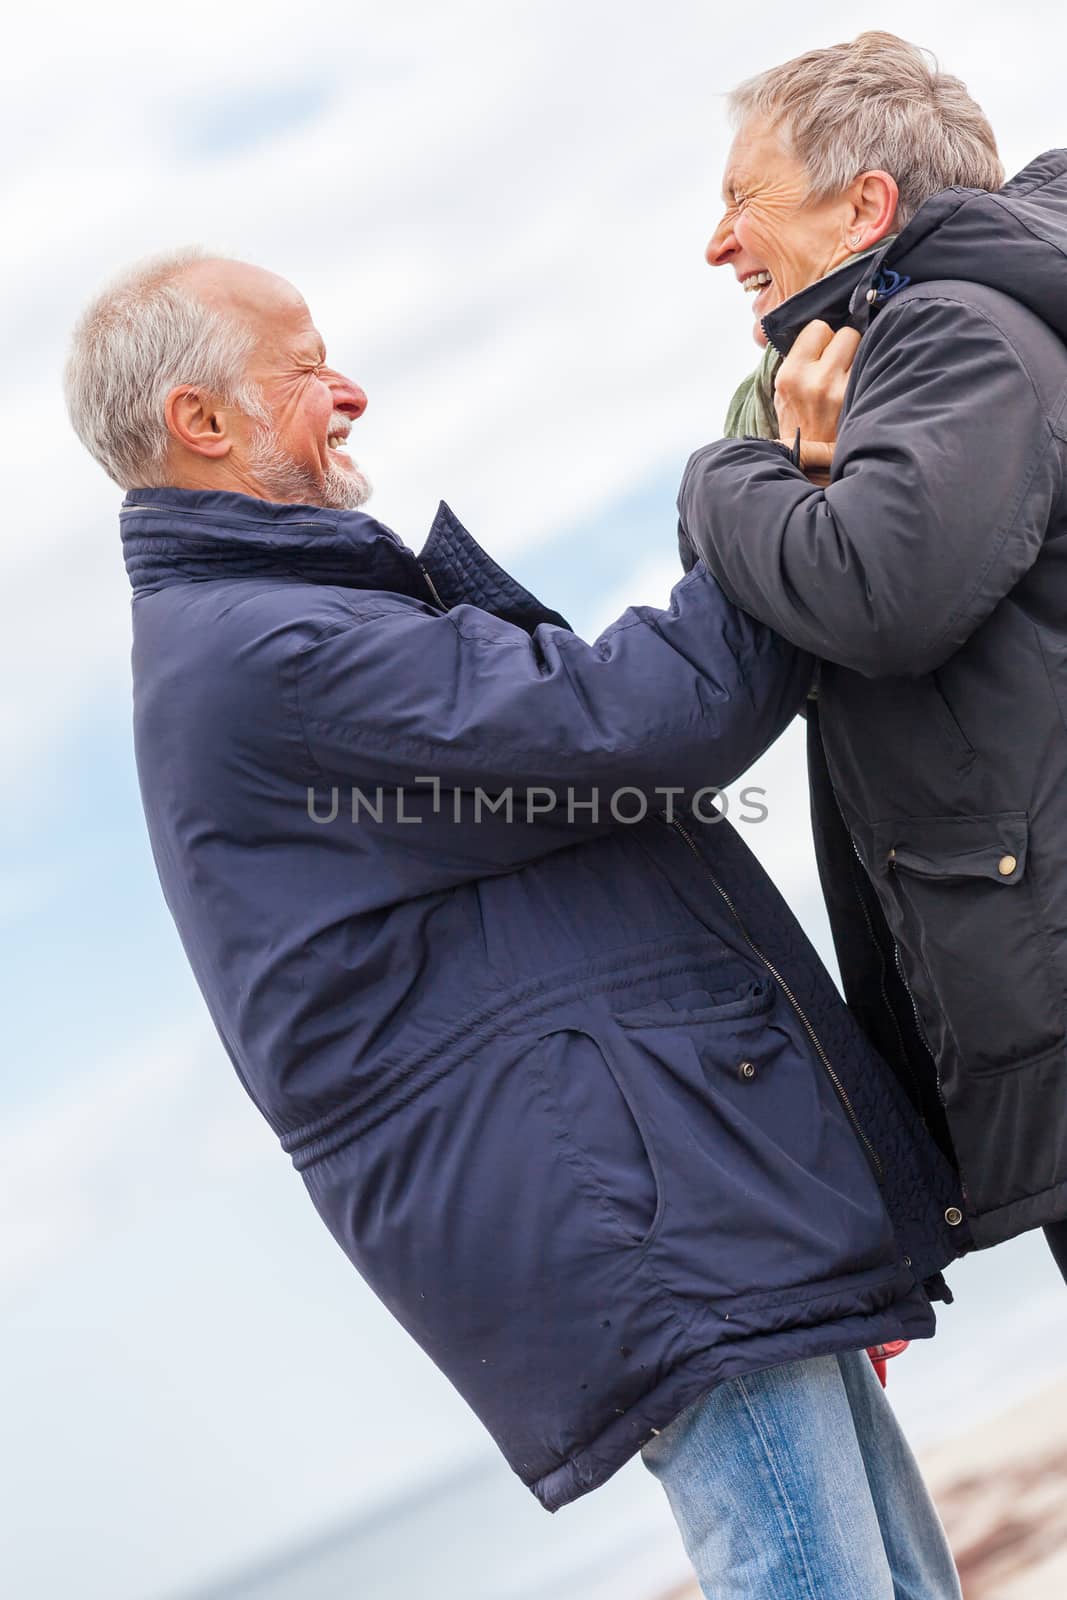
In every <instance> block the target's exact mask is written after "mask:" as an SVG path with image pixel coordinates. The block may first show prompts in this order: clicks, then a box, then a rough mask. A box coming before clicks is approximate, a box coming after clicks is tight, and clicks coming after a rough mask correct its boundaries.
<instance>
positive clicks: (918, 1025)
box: [893, 939, 945, 1107]
mask: <svg viewBox="0 0 1067 1600" xmlns="http://www.w3.org/2000/svg"><path fill="white" fill-rule="evenodd" d="M893 959H894V961H895V963H896V968H897V973H898V975H899V977H900V981H901V983H902V984H903V985H904V993H905V994H906V995H907V997H908V999H909V1000H910V1001H911V1010H912V1015H913V1017H914V1018H915V1032H916V1033H917V1034H918V1036H919V1043H920V1044H921V1045H922V1047H923V1049H924V1050H925V1051H926V1053H927V1055H928V1056H929V1057H930V1060H931V1061H932V1062H933V1064H934V1082H935V1083H936V1085H937V1098H938V1099H939V1100H940V1102H941V1105H942V1107H944V1105H945V1097H944V1095H943V1094H942V1092H941V1063H940V1062H939V1061H938V1059H937V1056H936V1055H935V1054H934V1052H933V1051H932V1050H931V1048H930V1041H929V1040H928V1039H927V1037H926V1029H925V1028H924V1027H923V1021H922V1018H921V1017H920V1015H919V1007H918V1003H917V1002H916V999H915V996H914V995H913V994H912V992H911V984H910V983H909V982H908V976H907V973H906V972H905V971H904V958H903V956H902V955H901V953H900V945H899V944H898V943H897V941H896V940H895V939H894V940H893Z"/></svg>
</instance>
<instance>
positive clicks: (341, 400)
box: [330, 372, 367, 422]
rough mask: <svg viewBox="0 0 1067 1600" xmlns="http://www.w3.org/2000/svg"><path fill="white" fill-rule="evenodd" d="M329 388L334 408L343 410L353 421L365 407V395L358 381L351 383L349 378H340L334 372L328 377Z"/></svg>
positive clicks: (361, 413)
mask: <svg viewBox="0 0 1067 1600" xmlns="http://www.w3.org/2000/svg"><path fill="white" fill-rule="evenodd" d="M330 389H331V390H332V392H333V404H334V410H335V411H340V412H343V414H344V415H345V416H346V417H351V418H352V421H353V422H355V420H356V418H357V417H361V416H362V415H363V413H364V411H366V409H367V396H366V395H365V394H364V393H363V390H362V389H361V388H360V386H359V384H358V383H353V382H352V380H351V378H342V376H341V374H340V373H339V372H335V373H334V374H333V376H332V377H331V379H330Z"/></svg>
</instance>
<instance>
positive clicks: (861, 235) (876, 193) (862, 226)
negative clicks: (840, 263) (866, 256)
mask: <svg viewBox="0 0 1067 1600" xmlns="http://www.w3.org/2000/svg"><path fill="white" fill-rule="evenodd" d="M848 197H849V214H848V216H847V217H846V219H845V220H846V224H847V226H846V229H845V231H846V233H847V235H848V238H849V242H850V243H851V242H852V240H854V239H855V240H856V241H857V243H856V244H855V245H854V246H853V248H854V249H856V250H870V249H871V247H872V246H873V245H876V244H878V242H879V240H881V239H884V238H885V236H886V234H887V233H891V232H892V229H893V222H894V220H895V218H896V214H897V206H898V205H899V204H900V190H899V188H898V187H897V180H896V179H895V178H893V177H890V175H889V173H888V172H880V171H877V170H876V171H873V172H861V173H860V175H859V177H858V178H857V179H856V181H855V183H853V185H852V187H851V188H850V190H849V192H848Z"/></svg>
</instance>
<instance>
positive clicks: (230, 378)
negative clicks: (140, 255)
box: [65, 247, 270, 489]
mask: <svg viewBox="0 0 1067 1600" xmlns="http://www.w3.org/2000/svg"><path fill="white" fill-rule="evenodd" d="M218 259H219V258H218V256H217V254H208V253H207V252H206V251H203V250H200V249H197V248H195V247H193V248H188V249H184V250H173V251H170V252H168V253H167V254H166V255H161V256H154V257H152V258H151V260H148V261H143V262H140V263H139V264H138V265H137V266H135V267H133V268H132V269H130V270H129V271H127V272H124V273H123V274H122V276H121V277H119V278H116V279H115V280H114V281H113V282H112V283H110V284H108V286H107V287H106V288H105V289H103V290H102V291H101V293H100V294H98V295H97V296H96V298H95V299H94V300H93V301H92V302H91V304H90V305H89V306H88V307H87V308H86V309H85V311H84V312H83V313H82V315H81V317H80V318H79V319H78V323H77V326H76V327H75V329H74V334H73V338H72V341H71V349H70V356H69V358H68V361H67V368H66V379H65V390H66V398H67V410H68V411H69V413H70V420H71V422H72V423H73V425H74V431H75V432H76V433H77V435H78V437H79V439H80V440H81V441H82V443H83V444H84V445H85V447H86V449H87V450H88V451H89V452H90V454H91V455H93V456H95V457H96V459H97V461H99V463H100V465H101V466H102V467H103V469H104V471H105V472H106V473H107V474H108V476H109V477H111V478H113V479H114V480H115V482H116V483H117V484H118V485H119V487H120V488H122V489H135V488H141V487H159V486H162V485H164V484H165V482H166V463H167V449H168V445H169V441H170V435H169V434H168V432H167V424H166V418H165V415H164V406H165V404H166V399H167V395H168V394H169V393H170V391H171V390H172V389H175V388H177V387H178V386H179V385H180V384H185V383H187V384H190V385H191V386H193V387H195V388H197V389H203V390H204V391H205V392H207V393H209V394H211V395H212V396H213V397H214V398H215V399H216V400H217V401H218V402H219V403H220V404H221V405H231V406H236V407H237V408H238V409H239V410H241V411H243V412H245V413H246V414H247V415H249V416H251V417H253V418H254V419H255V420H256V421H257V422H259V423H261V424H269V421H270V418H269V415H268V414H267V413H266V411H265V409H264V406H263V403H262V399H261V397H260V394H259V391H258V389H257V388H256V386H255V385H254V384H252V383H249V382H248V381H247V380H246V378H245V373H246V370H247V367H248V361H249V357H250V356H251V353H252V349H253V345H254V340H253V336H252V332H251V329H249V328H246V327H243V326H242V325H241V323H240V322H238V321H237V320H236V319H235V318H233V317H227V316H225V315H224V314H223V313H221V312H218V311H213V310H211V309H209V307H207V306H206V305H204V304H203V303H202V302H201V301H200V300H198V299H197V297H196V295H195V294H193V293H192V292H191V291H190V290H189V289H187V288H185V287H184V286H183V284H182V281H181V280H182V277H183V275H184V273H185V271H186V269H187V268H189V267H190V266H193V265H195V264H196V263H198V262H201V261H213V260H218Z"/></svg>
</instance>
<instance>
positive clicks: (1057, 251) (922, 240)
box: [763, 150, 1067, 355]
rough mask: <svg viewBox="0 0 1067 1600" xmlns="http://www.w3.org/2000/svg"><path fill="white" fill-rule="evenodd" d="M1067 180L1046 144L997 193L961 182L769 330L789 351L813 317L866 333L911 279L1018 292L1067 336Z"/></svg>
mask: <svg viewBox="0 0 1067 1600" xmlns="http://www.w3.org/2000/svg"><path fill="white" fill-rule="evenodd" d="M1065 177H1067V150H1046V151H1045V152H1044V154H1043V155H1040V156H1038V157H1036V159H1035V160H1033V161H1031V162H1030V163H1029V164H1028V165H1027V166H1025V167H1024V168H1023V169H1022V171H1021V172H1019V173H1017V174H1016V175H1015V177H1014V178H1012V179H1010V180H1009V182H1007V183H1006V184H1005V185H1004V187H1003V188H1002V189H998V190H997V191H996V192H995V193H991V192H989V191H988V190H985V189H963V188H954V189H943V190H942V191H941V193H940V194H935V195H931V197H930V199H929V200H927V201H926V202H925V203H924V204H923V205H921V206H920V207H919V209H918V211H917V212H916V213H915V215H914V217H912V219H911V221H910V222H909V223H908V224H907V226H906V227H905V228H903V229H901V231H900V233H898V234H897V235H896V236H895V237H894V238H892V239H889V240H887V241H886V243H885V244H884V245H883V247H882V249H881V250H877V251H875V252H874V254H873V255H869V256H864V257H862V258H861V259H860V260H859V261H853V262H852V263H851V264H850V265H849V266H846V267H841V268H839V269H838V271H836V272H831V273H830V274H829V276H828V277H825V278H820V279H819V281H818V282H817V283H813V284H811V285H810V286H809V287H808V288H807V289H802V290H801V291H800V293H799V294H795V295H793V296H791V298H790V299H788V300H784V301H783V302H782V304H781V305H780V306H777V307H776V308H775V310H774V311H772V312H770V313H769V314H768V315H767V316H766V317H764V319H763V331H764V332H765V333H766V335H767V338H768V339H769V340H770V342H771V344H772V345H773V346H774V347H775V349H776V350H778V351H780V352H781V354H782V355H788V354H789V351H790V349H791V348H792V346H793V342H794V340H795V339H796V337H797V334H798V333H799V332H800V330H801V329H802V328H803V327H805V326H806V325H807V323H809V322H812V321H814V320H816V319H818V320H819V321H822V322H826V323H828V324H829V325H830V327H831V328H832V329H833V330H834V332H835V333H836V331H837V330H838V328H843V327H845V326H846V325H851V326H852V327H854V328H857V329H858V330H859V332H860V333H864V332H866V330H867V327H868V325H869V323H870V321H871V318H872V317H873V316H874V315H875V314H876V313H877V312H878V311H879V310H880V308H881V307H882V306H883V305H884V304H885V302H886V301H887V300H889V299H891V298H892V296H893V295H894V294H895V293H896V292H897V291H898V289H903V288H905V287H906V286H907V284H908V283H911V282H915V283H930V282H935V281H939V280H943V279H946V278H961V279H964V280H966V281H967V282H973V283H988V284H990V285H991V286H992V287H994V288H999V289H1001V290H1003V291H1004V292H1005V293H1007V294H1010V295H1013V296H1014V298H1015V299H1017V300H1020V301H1021V302H1022V303H1023V304H1024V305H1027V306H1029V307H1030V309H1031V310H1032V311H1034V312H1036V314H1037V315H1038V316H1040V317H1043V318H1044V320H1045V321H1046V322H1048V323H1049V324H1050V325H1051V326H1053V327H1055V328H1056V330H1057V332H1059V333H1060V336H1061V337H1067V318H1064V316H1063V313H1062V306H1063V290H1062V283H1063V263H1064V255H1065V254H1067V228H1065V227H1064V222H1063V217H1064V210H1065V207H1064V194H1063V191H1064V188H1065V184H1064V179H1065Z"/></svg>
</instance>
